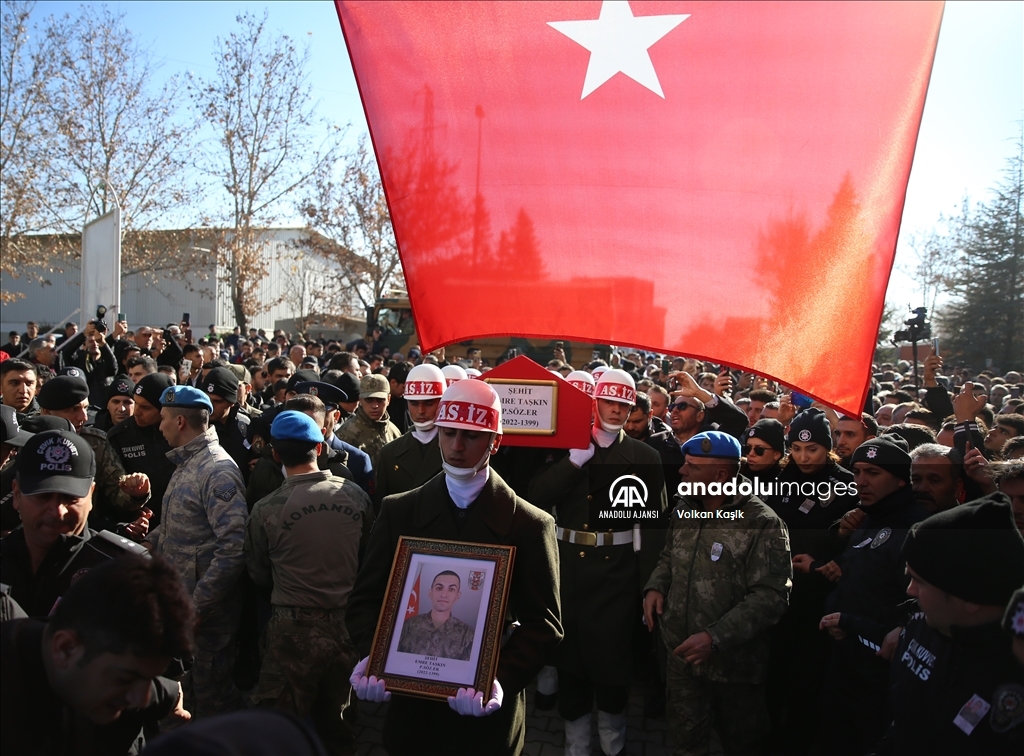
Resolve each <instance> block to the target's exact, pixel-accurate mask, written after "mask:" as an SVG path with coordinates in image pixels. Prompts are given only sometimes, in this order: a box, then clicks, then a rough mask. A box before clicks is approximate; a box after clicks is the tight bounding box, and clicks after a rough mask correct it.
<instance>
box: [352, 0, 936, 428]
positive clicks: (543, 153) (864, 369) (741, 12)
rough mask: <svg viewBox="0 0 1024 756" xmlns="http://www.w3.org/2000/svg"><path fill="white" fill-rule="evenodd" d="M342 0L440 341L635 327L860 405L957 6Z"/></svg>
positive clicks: (400, 233)
mask: <svg viewBox="0 0 1024 756" xmlns="http://www.w3.org/2000/svg"><path fill="white" fill-rule="evenodd" d="M337 8H338V15H339V18H340V19H341V25H342V29H343V32H344V35H345V39H346V42H347V44H348V48H349V53H350V56H351V59H352V64H353V69H354V71H355V75H356V80H357V82H358V84H359V89H360V93H361V96H362V99H363V105H364V108H365V110H366V115H367V119H368V122H369V126H370V134H371V137H372V139H373V143H374V147H375V149H376V153H377V159H378V162H379V165H380V169H381V174H382V177H383V180H384V187H385V191H386V193H387V198H388V203H389V206H390V209H391V214H392V221H393V224H394V228H395V234H396V238H397V240H398V245H399V249H400V251H401V257H402V264H403V268H404V271H405V276H406V281H407V283H408V287H409V295H410V299H411V301H412V306H413V312H414V314H415V318H416V325H417V330H418V332H419V335H420V339H421V341H422V344H423V346H424V347H425V348H427V349H431V348H434V347H437V346H441V345H445V344H451V343H453V342H457V341H461V340H465V339H468V338H471V337H484V336H503V335H515V336H539V337H553V338H567V339H572V340H579V341H592V342H610V343H614V344H628V345H633V346H637V347H641V348H647V349H651V350H655V351H660V352H668V353H672V354H686V355H691V356H697V357H703V358H708V359H712V360H713V361H716V362H723V363H726V364H730V365H733V366H736V367H744V368H748V369H751V370H755V371H757V372H759V373H761V374H764V375H768V376H771V377H774V378H777V379H779V380H781V381H783V382H784V383H787V384H789V385H792V386H795V387H798V388H799V389H800V390H802V391H803V392H804V393H807V394H810V395H811V396H813V397H815V398H818V399H821V400H822V401H825V402H827V403H829V404H832V405H834V406H836V407H838V408H841V409H844V410H847V411H851V412H859V411H860V408H861V406H862V404H863V399H864V395H865V392H866V383H867V377H868V373H869V370H870V363H871V357H872V353H873V350H874V345H875V334H876V331H877V328H878V324H879V320H880V318H881V311H882V303H883V299H884V295H885V288H886V284H887V281H888V277H889V273H890V270H891V267H892V263H893V257H894V254H895V245H896V237H897V234H898V231H899V223H900V215H901V212H902V208H903V201H904V196H905V193H906V185H907V179H908V177H909V172H910V166H911V161H912V158H913V151H914V145H915V141H916V138H917V131H918V126H919V123H920V118H921V112H922V109H923V106H924V98H925V92H926V89H927V85H928V78H929V75H930V71H931V64H932V59H933V57H934V52H935V45H936V42H937V39H938V32H939V23H940V20H941V16H942V4H941V3H890V2H885V3H859V2H858V3H832V2H828V3H803V2H801V3H771V2H764V3H705V2H694V3H677V2H638V1H634V2H628V3H627V2H596V1H595V2H545V3H524V2H481V3H471V2H437V3H428V2H416V3H405V2H395V3H389V2H342V1H341V0H338V2H337Z"/></svg>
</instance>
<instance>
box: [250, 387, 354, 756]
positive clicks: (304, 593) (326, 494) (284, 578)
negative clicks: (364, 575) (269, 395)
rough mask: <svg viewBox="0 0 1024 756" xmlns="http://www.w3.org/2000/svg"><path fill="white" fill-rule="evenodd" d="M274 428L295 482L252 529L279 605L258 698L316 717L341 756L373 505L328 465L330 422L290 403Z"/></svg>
mask: <svg viewBox="0 0 1024 756" xmlns="http://www.w3.org/2000/svg"><path fill="white" fill-rule="evenodd" d="M310 398H314V397H310ZM270 434H271V439H272V440H271V446H272V448H273V451H274V458H275V461H276V462H277V464H279V465H283V466H284V469H285V475H286V479H285V481H284V484H283V485H282V486H281V487H280V488H279V489H278V490H276V491H274V492H273V493H271V494H270V495H269V496H267V497H265V498H263V499H261V500H260V501H259V502H257V504H256V506H255V507H254V508H253V511H252V516H251V517H250V518H249V522H248V525H247V526H246V533H245V561H246V566H247V567H248V570H249V575H250V576H251V577H252V580H253V582H254V583H255V584H256V585H257V586H258V587H260V588H263V589H265V590H268V591H270V599H271V604H272V605H273V608H272V611H271V617H270V622H269V623H268V624H267V627H266V630H265V631H264V642H263V648H264V657H263V665H262V669H261V670H260V677H259V683H258V684H257V686H256V690H255V691H254V693H253V695H252V698H253V701H254V702H255V703H256V704H257V705H268V706H274V707H275V708H278V709H283V710H285V711H289V712H291V713H292V714H295V715H296V716H298V717H300V718H304V717H306V716H309V715H312V717H313V721H314V723H315V724H316V728H317V732H318V733H319V735H320V738H321V739H322V740H323V741H324V744H325V745H326V746H327V748H328V751H329V752H330V753H332V754H341V753H344V752H346V749H350V748H351V745H352V743H353V734H352V732H351V731H350V730H349V728H348V726H347V725H346V724H345V723H344V722H343V721H342V718H341V714H342V711H343V710H344V709H345V707H346V706H347V705H348V700H349V690H350V687H349V682H348V676H349V674H351V672H352V667H353V666H354V665H355V662H356V658H357V657H356V655H355V653H356V652H355V648H354V647H353V646H352V643H351V642H350V640H349V636H348V631H347V630H346V628H345V608H346V605H347V602H348V596H349V593H350V592H351V590H352V586H353V584H354V583H355V579H356V571H357V568H358V565H359V554H360V550H361V545H362V542H363V539H365V538H366V537H368V535H369V532H370V526H371V524H372V522H373V505H372V504H371V502H370V498H369V496H367V495H366V493H364V492H363V490H362V489H361V488H359V486H357V485H356V484H355V483H353V482H352V481H351V480H346V479H344V478H338V477H335V476H334V475H332V474H331V473H330V471H328V470H320V469H318V467H317V457H318V455H319V453H320V450H321V448H322V447H323V446H324V438H323V429H322V426H321V425H320V424H319V423H317V422H316V421H314V420H313V419H312V418H311V417H309V415H307V414H305V413H303V412H296V411H293V410H286V411H284V412H282V413H280V414H279V415H278V416H277V417H276V418H274V422H273V424H272V425H271V427H270Z"/></svg>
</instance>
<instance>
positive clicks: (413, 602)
mask: <svg viewBox="0 0 1024 756" xmlns="http://www.w3.org/2000/svg"><path fill="white" fill-rule="evenodd" d="M422 572H423V570H422V568H421V569H420V571H419V572H417V573H416V582H415V583H413V584H412V590H411V591H410V592H409V603H408V604H406V606H405V618H406V619H409V618H410V617H415V616H416V615H417V614H419V613H420V574H422Z"/></svg>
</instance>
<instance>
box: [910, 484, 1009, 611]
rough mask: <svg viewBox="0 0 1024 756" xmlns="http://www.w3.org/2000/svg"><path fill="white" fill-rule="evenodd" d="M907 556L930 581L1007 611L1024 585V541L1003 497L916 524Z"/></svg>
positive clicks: (979, 501)
mask: <svg viewBox="0 0 1024 756" xmlns="http://www.w3.org/2000/svg"><path fill="white" fill-rule="evenodd" d="M903 557H904V559H906V560H907V566H908V567H910V569H912V570H913V571H914V572H916V573H917V574H918V575H919V576H920V577H921V578H922V579H923V580H925V581H926V582H928V583H931V584H932V585H934V586H935V587H936V588H939V589H941V590H943V591H946V592H947V593H951V594H952V595H954V596H956V597H957V598H961V599H963V600H964V601H970V602H972V603H975V604H984V605H986V606H1006V604H1007V602H1008V601H1009V600H1010V597H1011V596H1013V592H1014V591H1015V590H1017V589H1018V588H1020V586H1021V584H1022V583H1024V538H1021V534H1020V531H1018V530H1017V527H1016V525H1015V524H1014V521H1013V509H1012V508H1011V506H1010V500H1009V498H1008V497H1007V496H1006V494H1002V493H994V494H990V495H988V496H985V497H983V498H981V499H977V500H975V501H972V502H969V503H967V504H963V505H961V506H959V507H953V508H952V509H947V510H946V511H944V512H939V513H938V514H934V515H932V516H931V517H929V518H927V519H925V520H922V521H921V522H919V523H917V524H915V525H913V526H912V527H911V528H910V532H909V533H907V540H906V541H904V542H903Z"/></svg>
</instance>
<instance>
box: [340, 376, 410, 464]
mask: <svg viewBox="0 0 1024 756" xmlns="http://www.w3.org/2000/svg"><path fill="white" fill-rule="evenodd" d="M390 400H391V387H390V386H389V385H388V379H387V378H385V377H384V376H383V375H364V376H363V377H362V379H360V381H359V407H358V408H357V409H356V413H355V414H354V415H352V417H350V418H349V419H348V420H346V421H345V423H344V424H343V425H342V426H341V427H340V428H338V429H337V430H336V431H335V435H336V436H337V437H338V438H340V439H341V440H342V441H346V442H348V443H350V444H352V445H353V446H357V447H359V448H360V449H362V450H363V451H364V452H366V453H367V454H369V455H370V460H371V462H372V463H373V468H374V469H377V464H378V460H379V459H380V450H381V449H383V448H384V445H385V444H387V443H390V442H391V441H394V440H395V439H396V438H398V437H399V436H401V435H402V434H401V432H400V431H399V430H398V428H397V427H395V424H394V423H393V422H391V419H390V418H389V417H388V402H389V401H390Z"/></svg>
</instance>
